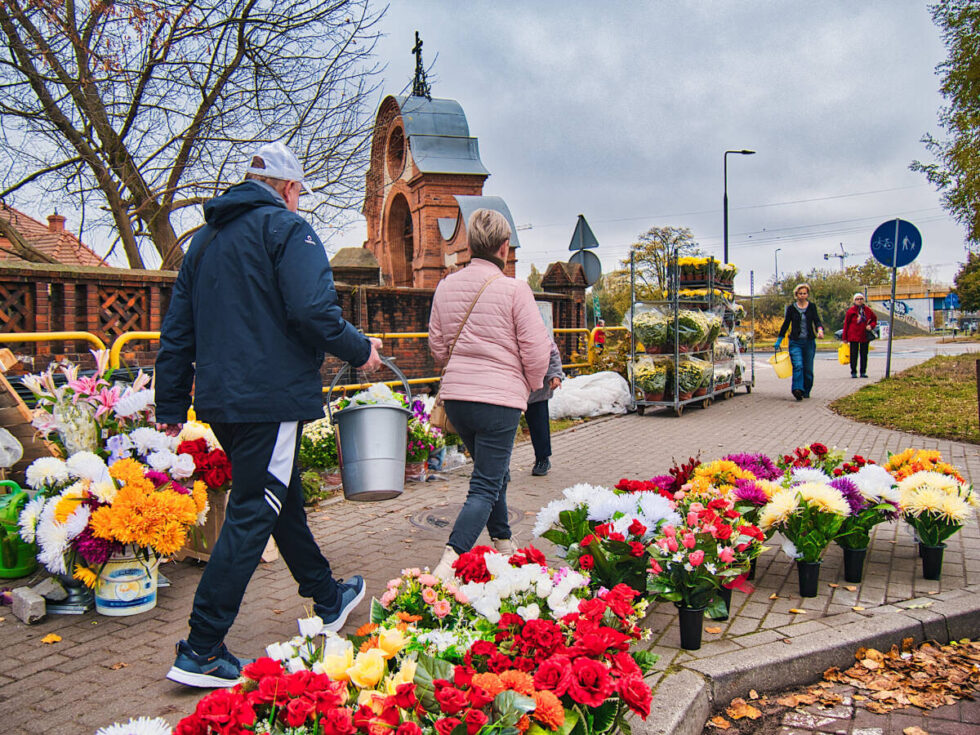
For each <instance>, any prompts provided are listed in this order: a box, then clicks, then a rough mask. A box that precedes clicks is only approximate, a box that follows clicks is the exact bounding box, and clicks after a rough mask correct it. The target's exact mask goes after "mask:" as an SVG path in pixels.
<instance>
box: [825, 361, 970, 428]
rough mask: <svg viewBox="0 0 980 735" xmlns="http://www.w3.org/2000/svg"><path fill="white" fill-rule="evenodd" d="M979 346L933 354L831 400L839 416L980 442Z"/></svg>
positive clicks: (833, 408)
mask: <svg viewBox="0 0 980 735" xmlns="http://www.w3.org/2000/svg"><path fill="white" fill-rule="evenodd" d="M978 359H980V352H970V353H967V354H965V355H951V356H939V357H934V358H932V359H931V360H928V361H926V362H924V363H921V364H920V365H916V366H914V367H911V368H909V369H908V370H903V371H902V372H900V373H897V374H895V375H893V376H892V377H891V378H887V379H885V380H882V381H880V382H878V383H873V384H872V385H866V386H864V387H863V388H861V390H859V391H857V392H856V393H852V394H851V395H849V396H844V397H843V398H840V399H838V400H836V401H834V402H833V403H831V404H830V408H831V409H832V410H833V411H835V412H837V413H839V414H840V415H841V416H847V417H848V418H851V419H854V420H856V421H863V422H865V423H869V424H875V425H876V426H884V427H885V428H888V429H897V430H899V431H908V432H910V433H913V434H921V435H922V436H932V437H936V438H937V439H953V440H955V441H962V442H970V443H972V444H980V424H978V418H977V367H976V365H977V360H978Z"/></svg>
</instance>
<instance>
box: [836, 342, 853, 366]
mask: <svg viewBox="0 0 980 735" xmlns="http://www.w3.org/2000/svg"><path fill="white" fill-rule="evenodd" d="M837 362H839V363H840V364H841V365H850V363H851V345H850V344H849V343H848V342H845V343H844V344H842V345H841V346H840V347H838V348H837Z"/></svg>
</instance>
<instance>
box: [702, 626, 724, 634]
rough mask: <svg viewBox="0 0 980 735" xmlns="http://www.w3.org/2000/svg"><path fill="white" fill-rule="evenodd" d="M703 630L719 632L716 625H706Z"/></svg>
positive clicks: (719, 629)
mask: <svg viewBox="0 0 980 735" xmlns="http://www.w3.org/2000/svg"><path fill="white" fill-rule="evenodd" d="M704 632H705V633H721V628H718V627H716V626H714V625H707V626H705V628H704Z"/></svg>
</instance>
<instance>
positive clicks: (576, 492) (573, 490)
mask: <svg viewBox="0 0 980 735" xmlns="http://www.w3.org/2000/svg"><path fill="white" fill-rule="evenodd" d="M603 491H605V492H609V491H608V490H607V489H606V488H604V487H600V486H599V485H587V484H585V483H584V482H580V483H579V484H578V485H572V486H571V487H566V488H565V489H564V490H562V495H564V496H565V497H566V498H568V499H569V500H571V501H572V502H573V503H575V505H588V504H589V503H590V502H591V501H592V498H594V497H595V495H596V493H599V492H603Z"/></svg>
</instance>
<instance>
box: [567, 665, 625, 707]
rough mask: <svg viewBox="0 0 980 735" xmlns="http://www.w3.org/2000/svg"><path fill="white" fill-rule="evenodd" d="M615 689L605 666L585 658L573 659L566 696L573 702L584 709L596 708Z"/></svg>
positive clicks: (614, 683)
mask: <svg viewBox="0 0 980 735" xmlns="http://www.w3.org/2000/svg"><path fill="white" fill-rule="evenodd" d="M615 688H616V682H615V681H613V678H612V677H611V676H609V671H608V670H607V669H606V667H605V665H603V664H602V663H600V662H599V661H596V660H594V659H591V658H586V657H585V656H582V657H580V658H577V659H575V666H573V667H572V681H571V683H570V684H569V685H568V694H569V696H570V697H571V698H572V699H573V700H575V701H576V702H578V703H579V704H584V705H585V706H586V707H598V706H599V705H600V704H602V703H603V702H605V701H606V699H607V698H608V697H609V695H610V694H612V693H613V690H614V689H615Z"/></svg>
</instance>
